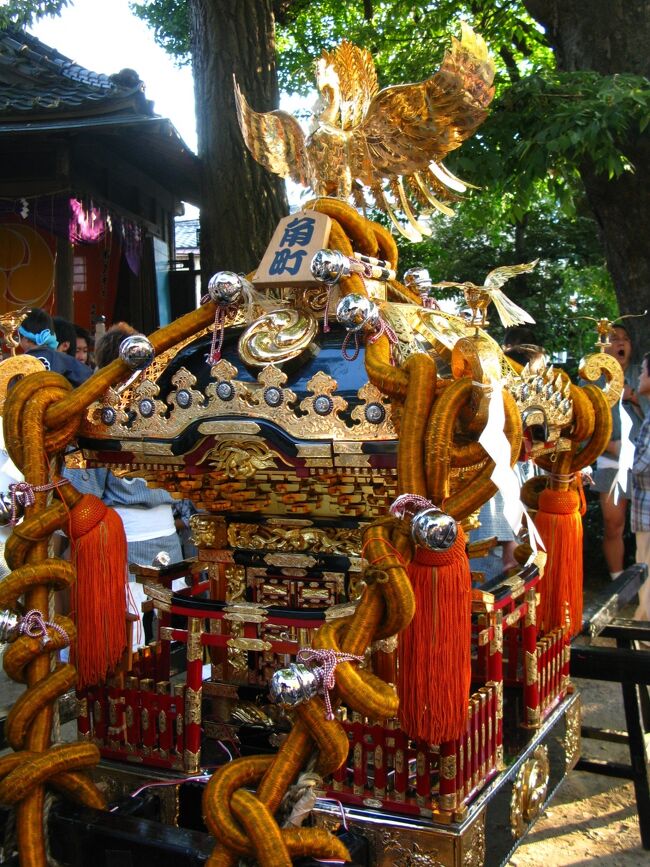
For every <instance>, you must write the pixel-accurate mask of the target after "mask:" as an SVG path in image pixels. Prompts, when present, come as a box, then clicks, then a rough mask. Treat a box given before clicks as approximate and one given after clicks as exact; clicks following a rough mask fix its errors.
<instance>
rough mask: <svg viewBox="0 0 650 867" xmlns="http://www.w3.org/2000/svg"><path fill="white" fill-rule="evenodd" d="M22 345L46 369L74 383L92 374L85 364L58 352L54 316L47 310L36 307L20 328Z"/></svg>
mask: <svg viewBox="0 0 650 867" xmlns="http://www.w3.org/2000/svg"><path fill="white" fill-rule="evenodd" d="M18 334H19V335H20V345H21V347H22V349H23V351H24V352H26V353H28V354H29V355H33V356H34V357H35V358H38V359H39V360H40V361H41V362H42V363H43V365H44V366H45V369H46V370H52V371H54V372H55V373H62V374H63V376H65V378H66V379H67V380H68V381H69V382H70V383H71V384H72V385H73V386H75V387H76V386H78V385H81V383H82V382H85V381H86V380H87V379H88V377H89V376H91V374H92V370H90V368H89V367H87V366H86V365H85V364H80V363H79V362H78V361H77V359H76V358H73V357H72V356H70V355H67V354H66V353H65V352H58V346H59V340H58V338H57V336H56V332H55V329H54V322H53V320H52V317H51V316H50V314H49V313H48V312H47V311H46V310H42V309H41V308H40V307H34V308H32V310H30V311H29V313H28V314H27V316H26V317H25V319H24V320H23V322H22V324H21V325H20V326H19V328H18Z"/></svg>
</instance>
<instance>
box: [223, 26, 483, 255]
mask: <svg viewBox="0 0 650 867" xmlns="http://www.w3.org/2000/svg"><path fill="white" fill-rule="evenodd" d="M316 77H317V86H318V89H319V93H320V98H319V103H318V108H317V113H315V116H314V122H313V124H312V128H311V130H310V132H309V135H308V136H306V137H305V135H304V133H303V131H302V129H301V127H300V124H299V123H298V121H297V120H296V119H295V118H294V117H292V116H291V115H290V114H287V113H286V112H284V111H270V112H264V113H259V112H256V111H253V109H252V108H251V107H250V105H249V104H248V102H247V101H246V98H245V97H244V95H243V93H242V92H241V90H240V88H239V86H238V84H237V82H236V81H235V99H236V103H237V114H238V117H239V126H240V128H241V131H242V135H243V137H244V141H245V142H246V146H247V147H248V149H249V150H250V152H251V153H252V155H253V156H254V157H255V159H256V160H257V161H258V162H259V163H261V164H262V165H263V166H264V167H265V168H267V169H268V170H269V171H271V172H274V173H275V174H278V175H282V176H283V177H289V178H291V179H292V180H293V181H294V182H295V183H297V184H301V185H302V186H305V187H311V188H312V189H313V191H314V193H315V194H316V195H317V196H336V197H338V198H342V199H348V198H350V197H351V196H353V197H354V200H355V204H356V205H363V206H366V205H368V201H367V198H366V192H367V191H368V190H369V191H370V192H371V194H372V199H374V205H375V206H376V207H378V208H380V209H381V210H383V211H384V212H385V213H386V214H388V216H389V217H390V219H391V221H392V222H393V224H394V225H395V226H396V228H397V229H398V230H399V231H400V232H401V233H402V234H403V235H405V236H406V237H407V238H409V239H410V240H414V241H420V240H422V235H430V234H431V230H430V229H429V228H428V226H426V225H423V224H422V223H421V222H420V221H419V220H418V219H417V217H416V215H415V213H414V208H415V210H417V209H418V207H419V206H420V205H421V204H423V203H426V204H427V206H431V207H433V208H437V209H438V210H440V211H442V212H444V213H446V214H450V213H453V212H452V211H451V209H450V208H449V207H448V206H447V205H446V204H444V203H443V202H442V201H441V200H440V197H443V198H447V199H453V198H454V191H455V192H464V191H465V189H466V185H465V184H463V182H462V181H460V180H459V179H458V178H456V177H455V176H454V175H452V174H451V173H450V172H448V171H447V170H446V169H445V168H444V167H443V165H442V160H443V159H444V158H445V157H446V156H447V154H448V153H450V152H451V151H452V150H455V149H456V148H457V147H459V146H460V145H461V144H462V142H463V141H465V139H467V138H469V137H470V136H471V135H473V133H474V132H475V130H476V129H477V127H478V126H479V125H480V124H481V123H482V122H483V121H484V120H485V117H486V116H487V107H488V105H489V104H490V102H491V100H492V97H493V95H494V88H493V87H492V80H493V78H494V64H493V62H492V58H491V57H490V55H489V54H488V51H487V47H486V45H485V42H484V41H483V39H482V38H481V37H480V36H478V35H477V34H476V33H474V31H473V30H472V29H471V28H470V27H468V26H467V25H465V24H463V25H462V34H461V38H460V40H458V39H452V45H451V48H450V50H449V51H448V52H447V54H446V55H445V57H444V59H443V62H442V65H441V67H440V69H439V70H438V72H436V73H435V74H434V75H432V76H431V77H430V78H427V79H426V80H425V81H422V82H420V83H419V84H401V85H397V86H395V87H387V88H384V89H383V90H380V91H378V87H377V74H376V72H375V66H374V63H373V60H372V56H371V55H370V53H369V52H368V51H366V50H365V49H362V48H358V47H356V46H355V45H352V44H351V43H349V42H343V43H342V44H341V45H340V46H339V47H338V48H337V49H335V50H334V51H331V52H323V54H322V56H321V58H320V60H319V61H318V63H317V76H316ZM395 210H398V211H400V212H401V213H402V214H403V216H404V220H405V221H404V220H400V219H398V217H397V216H396V214H395Z"/></svg>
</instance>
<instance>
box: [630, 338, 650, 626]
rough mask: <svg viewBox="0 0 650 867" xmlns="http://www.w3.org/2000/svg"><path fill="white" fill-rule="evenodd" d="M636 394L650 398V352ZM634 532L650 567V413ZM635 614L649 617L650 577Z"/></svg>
mask: <svg viewBox="0 0 650 867" xmlns="http://www.w3.org/2000/svg"><path fill="white" fill-rule="evenodd" d="M637 394H638V395H639V396H640V397H645V398H650V352H646V354H645V355H644V356H643V361H642V362H641V373H640V374H639V381H638V388H637ZM631 524H632V532H633V533H635V535H636V560H637V563H647V564H648V566H649V567H650V413H648V414H647V415H646V417H645V419H644V421H643V424H642V425H641V427H640V429H639V433H638V435H637V438H636V447H635V449H634V464H633V465H632V513H631ZM634 617H635V618H636V619H637V620H650V578H646V580H645V581H644V583H643V586H642V587H641V590H640V591H639V607H638V608H637V610H636V612H635V614H634Z"/></svg>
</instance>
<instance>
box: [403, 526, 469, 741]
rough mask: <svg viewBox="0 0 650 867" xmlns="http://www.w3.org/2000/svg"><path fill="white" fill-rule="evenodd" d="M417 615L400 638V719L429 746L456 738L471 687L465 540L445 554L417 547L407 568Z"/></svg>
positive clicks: (465, 717)
mask: <svg viewBox="0 0 650 867" xmlns="http://www.w3.org/2000/svg"><path fill="white" fill-rule="evenodd" d="M408 571H409V577H410V579H411V584H412V585H413V592H414V594H415V616H414V618H413V620H412V621H411V623H410V624H409V626H408V627H407V628H406V629H405V630H404V632H402V633H401V635H400V637H399V649H398V662H399V672H398V680H397V689H398V694H399V702H400V710H399V719H400V724H401V726H402V728H403V729H404V730H405V731H406V732H407V733H408V734H409V735H410V736H411V737H413V738H419V739H421V740H423V741H426V742H427V743H430V744H438V743H441V742H443V741H447V740H452V739H453V738H457V737H460V735H461V734H462V732H463V730H464V727H465V724H466V721H467V700H468V698H469V691H470V682H471V574H470V567H469V560H468V558H467V553H466V551H465V537H464V535H463V532H462V530H461V529H460V528H459V530H458V538H457V540H456V542H455V543H454V545H453V546H452V547H451V548H450V549H449V550H448V551H428V550H425V549H423V548H418V549H417V551H416V554H415V558H414V560H413V561H412V562H411V563H410V565H409V569H408Z"/></svg>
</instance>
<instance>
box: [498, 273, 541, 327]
mask: <svg viewBox="0 0 650 867" xmlns="http://www.w3.org/2000/svg"><path fill="white" fill-rule="evenodd" d="M538 262H539V259H534V260H533V261H532V262H524V263H523V264H521V265H501V266H500V267H499V268H495V269H494V270H493V271H490V273H489V274H488V275H487V277H486V278H485V284H484V286H485V289H486V290H487V291H488V292H489V293H490V297H491V298H492V303H493V304H494V306H495V307H496V309H497V313H498V314H499V318H500V319H501V323H502V325H503V327H504V328H509V327H510V326H511V325H524V324H525V323H530V324H534V322H535V320H534V319H533V317H532V316H531V315H530V313H527V312H526V311H525V310H524V309H523V308H522V307H519V305H518V304H515V302H514V301H512V300H511V299H510V298H508V296H507V295H506V294H505V292H502V291H501V287H502V286H503V285H504V284H505V283H507V282H508V280H510V278H511V277H516V276H517V274H526V273H527V272H529V271H532V270H533V268H534V267H535V265H537V263H538Z"/></svg>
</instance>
